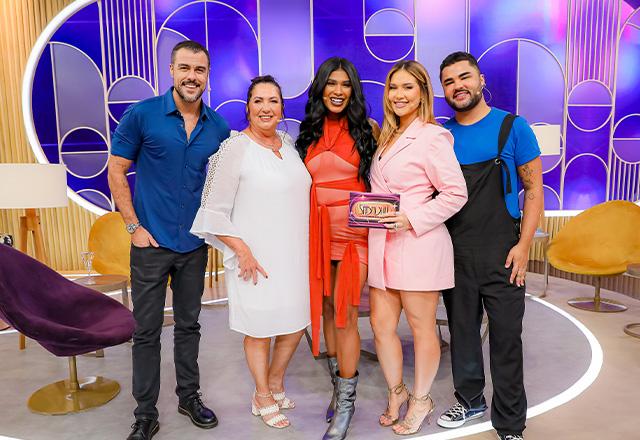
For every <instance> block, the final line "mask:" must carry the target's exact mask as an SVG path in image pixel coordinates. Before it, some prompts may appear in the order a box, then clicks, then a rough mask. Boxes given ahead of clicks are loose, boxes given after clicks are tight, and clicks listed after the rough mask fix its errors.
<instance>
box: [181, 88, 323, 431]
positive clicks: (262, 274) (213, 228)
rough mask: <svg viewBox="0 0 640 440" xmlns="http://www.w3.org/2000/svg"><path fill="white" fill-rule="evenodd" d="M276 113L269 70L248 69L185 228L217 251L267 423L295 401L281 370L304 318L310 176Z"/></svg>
mask: <svg viewBox="0 0 640 440" xmlns="http://www.w3.org/2000/svg"><path fill="white" fill-rule="evenodd" d="M282 115H283V100H282V92H281V90H280V86H279V85H278V83H277V82H276V81H275V79H273V77H271V76H269V75H266V76H260V77H257V78H254V79H253V80H252V81H251V85H250V86H249V91H248V93H247V119H248V120H249V126H248V127H247V128H246V129H245V130H243V131H242V132H240V133H235V134H232V135H231V137H229V139H227V140H226V141H225V142H223V143H222V145H221V146H220V149H219V150H218V152H217V153H216V154H214V155H213V156H211V159H210V162H209V171H208V174H207V180H206V183H205V187H204V191H203V193H202V205H201V207H200V209H199V210H198V213H197V215H196V218H195V220H194V223H193V226H192V228H191V233H193V234H195V235H197V236H198V237H201V238H204V239H205V240H206V241H207V243H210V244H211V245H213V246H215V247H216V248H218V249H221V250H222V251H223V253H224V268H225V283H226V286H227V292H228V296H229V326H230V327H231V329H232V330H235V331H237V332H240V333H243V334H244V335H245V338H244V350H245V355H246V359H247V364H248V365H249V370H250V371H251V375H252V376H253V379H254V381H255V385H256V390H255V393H254V396H253V398H252V401H251V407H252V413H253V414H254V415H260V416H261V417H262V420H263V421H264V422H265V423H266V424H267V425H269V426H271V427H274V428H286V427H287V426H289V420H288V419H287V417H286V416H285V415H284V414H282V413H281V412H280V410H281V409H290V408H293V407H294V403H293V402H292V401H291V400H290V399H289V398H287V397H286V396H285V395H284V374H285V370H286V368H287V365H288V364H289V360H290V359H291V357H292V356H293V353H294V351H295V350H296V347H297V346H298V343H299V342H300V338H301V336H302V334H303V330H304V329H305V328H306V327H307V325H309V323H310V314H309V313H310V312H309V251H308V242H309V188H310V185H311V178H310V177H309V174H308V172H307V170H306V168H305V166H304V164H303V163H302V161H301V160H300V156H299V155H298V153H297V152H296V150H295V148H294V144H293V141H292V139H291V138H290V136H289V135H288V134H286V133H284V132H281V131H276V127H277V125H278V122H279V121H280V120H281V119H282ZM272 337H275V344H274V346H273V353H271V356H270V349H271V338H272ZM270 357H271V362H269V359H270Z"/></svg>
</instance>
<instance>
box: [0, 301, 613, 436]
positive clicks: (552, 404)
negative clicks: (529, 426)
mask: <svg viewBox="0 0 640 440" xmlns="http://www.w3.org/2000/svg"><path fill="white" fill-rule="evenodd" d="M527 297H529V298H530V299H531V300H532V301H536V302H538V303H540V304H542V305H543V306H546V307H548V308H550V309H551V310H553V311H554V312H556V313H558V314H560V315H562V316H563V317H565V318H566V319H568V320H569V321H570V322H571V323H572V324H573V325H575V326H576V327H577V328H578V330H580V331H581V332H582V334H583V335H584V336H585V337H586V338H587V341H588V342H589V347H590V348H591V363H590V364H589V368H587V371H586V372H585V373H584V374H583V375H582V377H580V379H578V380H577V381H576V382H575V383H574V384H573V385H571V386H570V387H569V388H567V389H566V390H564V391H562V392H561V393H560V394H557V395H555V396H553V397H551V398H550V399H547V400H545V401H544V402H541V403H539V404H537V405H535V406H532V407H531V408H528V409H527V419H531V418H533V417H535V416H539V415H540V414H543V413H545V412H547V411H550V410H552V409H553V408H557V407H558V406H560V405H564V404H565V403H567V402H569V401H571V400H572V399H574V398H576V397H578V396H579V395H580V394H581V393H582V392H583V391H584V390H586V389H587V388H589V386H590V385H591V384H592V383H593V382H594V381H595V380H596V378H597V377H598V374H600V370H601V369H602V363H603V361H604V356H603V352H602V346H601V345H600V343H599V342H598V339H596V337H595V335H594V334H593V333H591V331H590V330H589V329H588V328H587V327H586V326H585V325H584V324H583V323H581V322H580V321H578V319H576V318H575V317H574V316H573V315H571V314H569V313H568V312H566V311H565V310H562V309H561V308H559V307H558V306H555V305H553V304H551V303H548V302H546V301H544V300H541V299H540V298H536V297H534V296H531V295H529V294H527ZM492 429H493V426H491V422H483V423H478V424H477V425H471V426H467V427H466V428H457V429H452V430H448V431H442V432H437V433H435V434H426V435H423V436H420V437H413V438H415V439H424V440H447V439H455V438H459V437H463V436H467V435H472V434H478V433H481V432H485V431H490V430H492ZM0 440H1V439H0Z"/></svg>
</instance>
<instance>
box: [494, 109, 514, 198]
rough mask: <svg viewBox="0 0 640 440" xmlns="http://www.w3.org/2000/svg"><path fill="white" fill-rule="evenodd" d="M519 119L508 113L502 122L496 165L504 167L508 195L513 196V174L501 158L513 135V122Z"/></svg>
mask: <svg viewBox="0 0 640 440" xmlns="http://www.w3.org/2000/svg"><path fill="white" fill-rule="evenodd" d="M516 118H517V116H516V115H514V114H512V113H507V116H505V117H504V119H503V120H502V124H501V125H500V133H499V134H498V155H497V156H496V159H495V160H496V163H497V164H499V165H502V169H503V170H504V174H505V177H506V179H507V194H511V173H510V172H509V167H508V166H507V164H506V163H504V161H503V160H502V159H501V158H500V155H501V154H502V150H504V146H505V145H506V144H507V140H508V139H509V134H510V133H511V127H513V121H514V120H515V119H516Z"/></svg>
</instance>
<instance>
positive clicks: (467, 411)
mask: <svg viewBox="0 0 640 440" xmlns="http://www.w3.org/2000/svg"><path fill="white" fill-rule="evenodd" d="M440 81H441V82H442V87H443V89H444V94H445V99H446V101H447V103H448V104H449V105H450V106H451V107H452V108H453V109H454V110H455V117H454V118H452V119H450V120H449V121H447V122H446V123H445V127H446V128H448V129H449V130H451V133H453V136H454V146H453V148H454V150H455V153H456V156H457V158H458V161H459V162H460V166H461V168H462V171H463V174H464V176H465V180H466V182H467V190H468V193H469V200H468V201H467V204H466V205H465V206H464V207H463V208H462V210H460V212H459V213H457V214H456V215H455V216H454V217H452V218H451V219H450V220H449V221H448V222H447V227H448V228H449V232H450V234H451V239H452V241H453V247H454V255H455V258H454V260H455V287H454V288H453V289H450V290H448V291H445V292H444V293H443V298H444V301H445V306H446V308H447V317H448V320H449V329H450V332H451V367H452V372H453V382H454V388H455V396H456V399H457V400H458V402H457V403H456V404H455V405H453V406H452V407H451V408H450V409H449V410H448V411H446V412H445V413H443V414H442V415H441V416H440V418H439V419H438V424H439V425H440V426H443V427H445V428H456V427H459V426H462V425H463V424H464V423H465V422H466V421H468V420H471V419H475V418H479V417H482V416H483V415H484V412H485V411H486V409H487V405H486V401H485V397H484V385H485V377H484V367H483V358H482V341H481V338H480V326H481V323H482V316H483V308H484V310H486V312H487V315H488V318H489V328H490V329H491V331H490V332H489V348H490V356H491V360H490V365H491V378H492V381H493V399H492V402H491V422H492V424H493V427H494V428H495V429H496V431H497V432H498V436H499V437H500V439H503V440H522V438H523V437H522V432H523V431H524V428H525V419H526V413H527V398H526V394H525V389H524V381H523V368H522V364H523V362H522V337H521V335H522V318H523V316H524V295H525V289H524V280H525V275H526V270H527V263H528V258H529V248H530V247H531V241H532V239H533V235H534V233H535V230H536V227H537V225H538V221H539V219H540V215H541V213H542V206H543V203H542V202H543V199H542V197H543V190H542V162H541V160H540V148H539V147H538V143H537V141H536V138H535V135H534V134H533V131H532V130H531V128H530V127H529V125H528V123H527V122H526V121H525V120H524V119H523V118H521V117H514V115H511V114H509V113H507V112H505V111H503V110H499V109H497V108H491V107H489V106H488V105H487V103H486V102H485V100H484V96H483V94H482V89H483V88H484V86H485V80H484V76H483V75H482V74H481V73H480V69H479V67H478V62H477V61H476V59H475V58H474V57H473V56H472V55H471V54H469V53H466V52H455V53H452V54H451V55H449V56H447V57H446V58H445V59H444V61H443V62H442V64H441V65H440ZM518 176H520V179H521V181H522V184H523V186H524V208H523V216H522V220H521V218H520V208H519V206H518Z"/></svg>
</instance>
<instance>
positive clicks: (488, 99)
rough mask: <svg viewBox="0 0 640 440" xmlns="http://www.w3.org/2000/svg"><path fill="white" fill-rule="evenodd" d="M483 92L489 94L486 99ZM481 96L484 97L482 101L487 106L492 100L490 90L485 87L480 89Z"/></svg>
mask: <svg viewBox="0 0 640 440" xmlns="http://www.w3.org/2000/svg"><path fill="white" fill-rule="evenodd" d="M485 91H486V92H487V93H488V94H489V97H488V98H487V97H486V96H485V95H484V92H485ZM482 96H483V97H484V100H485V101H486V102H487V104H489V103H490V102H491V100H492V99H493V95H492V94H491V90H489V89H488V88H487V87H486V86H484V87H483V88H482Z"/></svg>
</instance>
